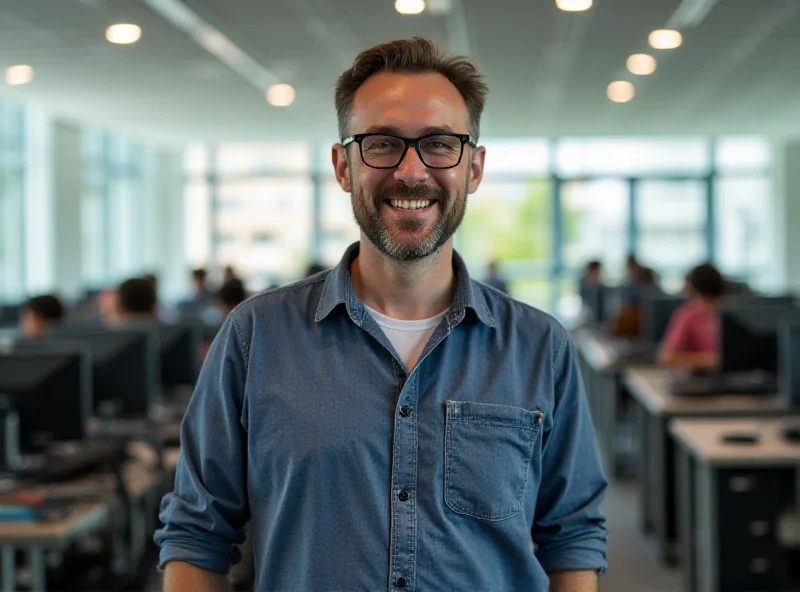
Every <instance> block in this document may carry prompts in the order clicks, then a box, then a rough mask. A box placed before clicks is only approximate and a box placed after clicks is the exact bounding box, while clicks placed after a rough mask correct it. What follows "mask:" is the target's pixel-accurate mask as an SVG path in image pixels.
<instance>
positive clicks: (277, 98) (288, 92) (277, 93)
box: [267, 84, 295, 107]
mask: <svg viewBox="0 0 800 592" xmlns="http://www.w3.org/2000/svg"><path fill="white" fill-rule="evenodd" d="M294 96H295V92H294V88H293V87H292V85H291V84H273V85H272V86H270V87H269V90H268V91H267V102H268V103H269V104H270V105H272V106H273V107H288V106H289V105H291V104H292V103H294Z"/></svg>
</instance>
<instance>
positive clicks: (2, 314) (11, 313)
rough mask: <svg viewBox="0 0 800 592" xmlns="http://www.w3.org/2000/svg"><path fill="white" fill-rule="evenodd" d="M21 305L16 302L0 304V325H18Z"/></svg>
mask: <svg viewBox="0 0 800 592" xmlns="http://www.w3.org/2000/svg"><path fill="white" fill-rule="evenodd" d="M21 314H22V307H21V306H20V305H18V304H0V327H16V326H17V325H19V321H20V315H21Z"/></svg>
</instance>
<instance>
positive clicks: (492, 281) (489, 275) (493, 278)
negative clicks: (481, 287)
mask: <svg viewBox="0 0 800 592" xmlns="http://www.w3.org/2000/svg"><path fill="white" fill-rule="evenodd" d="M483 283H484V284H486V285H487V286H491V287H492V288H494V289H495V290H500V291H501V292H503V294H508V283H507V282H506V281H505V280H504V279H503V278H501V277H500V269H499V266H498V265H497V261H491V262H490V263H489V266H488V267H487V268H486V279H484V280H483Z"/></svg>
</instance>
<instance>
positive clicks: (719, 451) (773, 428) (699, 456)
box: [670, 419, 800, 592]
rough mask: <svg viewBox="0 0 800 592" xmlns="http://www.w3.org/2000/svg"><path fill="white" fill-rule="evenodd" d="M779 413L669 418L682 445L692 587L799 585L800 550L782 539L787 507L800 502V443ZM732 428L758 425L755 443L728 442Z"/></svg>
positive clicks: (707, 591) (694, 590)
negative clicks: (786, 435)
mask: <svg viewBox="0 0 800 592" xmlns="http://www.w3.org/2000/svg"><path fill="white" fill-rule="evenodd" d="M780 428H781V422H780V421H778V420H774V419H750V420H734V419H726V420H702V419H682V420H675V421H673V422H671V424H670V432H671V434H672V436H673V438H674V440H675V443H676V445H677V450H676V454H677V459H676V460H677V466H678V474H677V476H676V478H677V485H678V496H679V504H678V514H679V521H678V525H679V529H678V530H679V534H680V540H681V546H682V548H683V549H685V550H686V552H685V559H686V560H685V563H684V582H685V586H684V587H685V589H686V590H689V591H691V592H717V591H719V592H739V591H742V592H745V591H749V590H794V589H798V588H800V574H798V573H797V572H795V573H794V574H792V573H791V572H790V566H792V565H798V562H800V550H796V551H794V552H791V551H788V550H787V549H786V548H784V547H783V546H782V545H781V544H780V541H779V535H778V532H779V530H778V522H779V518H780V515H781V513H782V512H783V511H784V510H786V509H790V508H795V509H796V508H797V506H798V501H800V500H798V494H799V493H800V491H798V486H797V483H798V481H797V475H798V473H800V471H798V468H800V444H797V443H792V442H787V441H785V440H783V438H782V437H781V435H780ZM730 432H748V433H753V432H754V433H757V434H759V436H760V440H759V442H757V443H756V444H749V445H743V444H728V443H725V442H723V441H722V440H721V437H722V436H723V435H724V434H726V433H730Z"/></svg>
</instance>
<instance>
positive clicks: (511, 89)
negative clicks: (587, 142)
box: [0, 0, 800, 142]
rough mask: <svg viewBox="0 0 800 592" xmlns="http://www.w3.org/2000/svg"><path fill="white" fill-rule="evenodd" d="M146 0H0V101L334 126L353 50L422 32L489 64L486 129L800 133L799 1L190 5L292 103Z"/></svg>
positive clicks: (189, 134)
mask: <svg viewBox="0 0 800 592" xmlns="http://www.w3.org/2000/svg"><path fill="white" fill-rule="evenodd" d="M154 2H156V3H157V0H153V1H150V0H3V1H2V3H0V69H2V70H4V69H5V68H6V67H8V66H11V65H14V64H30V65H32V66H34V68H35V69H36V77H35V79H34V81H33V83H31V84H29V85H26V86H20V87H10V86H6V85H3V84H2V83H0V97H5V98H10V99H12V100H19V101H23V102H30V103H33V104H36V105H41V106H43V107H45V108H47V109H49V110H51V111H54V112H56V113H59V114H62V115H64V116H67V117H71V118H75V119H77V120H80V121H85V122H90V123H94V124H97V125H99V126H105V127H110V128H114V129H120V130H124V131H127V132H134V133H136V134H138V135H141V136H145V137H152V138H157V139H160V140H166V141H176V142H188V141H195V140H204V141H206V140H207V141H231V140H239V141H269V140H285V139H290V138H298V139H302V140H308V139H331V138H333V137H334V136H335V133H336V126H335V113H334V109H333V100H332V94H333V83H334V81H335V79H336V77H337V75H338V74H339V73H340V72H341V71H342V70H343V69H344V68H345V67H346V66H347V64H348V63H349V62H350V61H351V60H352V58H353V56H354V55H355V53H356V52H357V51H358V50H360V49H363V48H365V47H368V46H370V45H372V44H374V43H377V42H380V41H383V40H388V39H392V38H398V37H404V36H409V35H423V36H427V37H430V38H432V39H435V40H437V41H438V42H440V43H442V44H443V45H445V46H448V47H451V48H455V49H457V50H459V51H465V52H468V53H469V54H470V55H471V56H472V57H473V58H475V59H476V60H477V62H478V63H479V65H480V66H481V68H482V70H483V71H484V73H485V74H486V77H487V79H488V82H489V85H490V87H491V96H490V98H489V102H488V107H487V111H486V114H485V118H484V123H483V135H484V137H486V136H492V137H498V136H530V135H549V136H552V135H589V134H592V135H594V134H650V135H662V134H663V135H672V134H693V135H694V134H721V133H766V134H771V135H793V134H800V0H595V6H594V8H593V9H592V10H591V11H589V12H586V13H564V12H561V11H560V10H558V9H556V7H555V5H554V0H492V1H491V2H490V1H487V0H449V1H448V2H445V4H449V5H450V7H449V10H446V11H445V13H444V14H430V13H423V14H422V15H419V16H401V15H399V14H398V13H396V12H395V10H394V8H393V0H182V3H183V4H184V5H185V6H186V7H188V8H189V9H190V10H191V11H192V12H194V13H195V14H196V15H197V16H199V17H200V18H202V19H203V20H204V21H205V22H206V23H208V24H209V25H211V26H212V27H214V28H215V29H216V30H217V31H218V32H220V33H222V34H223V35H225V36H227V38H228V39H229V40H230V41H232V42H233V43H234V44H235V45H236V46H238V48H239V49H241V50H242V51H243V52H244V53H245V54H247V55H248V56H249V57H250V58H252V59H253V60H254V61H255V62H256V63H257V65H258V66H260V67H261V68H263V69H264V70H266V71H268V73H270V74H271V75H273V76H274V77H276V78H278V79H280V80H282V81H285V82H289V83H291V84H293V85H294V86H295V87H296V89H297V99H296V101H295V103H294V104H293V105H292V106H291V107H288V108H276V107H271V106H270V105H268V104H267V103H266V101H265V100H264V96H263V92H262V91H261V90H259V89H258V88H256V86H255V85H254V84H253V83H252V80H247V79H246V76H243V75H242V74H240V73H238V72H236V71H234V70H233V69H232V68H230V67H229V66H228V65H226V64H225V63H223V62H222V61H221V60H220V59H218V58H217V57H216V56H214V55H212V54H211V53H209V52H208V51H206V50H205V49H203V48H202V47H201V46H200V45H199V44H198V43H197V42H196V41H195V40H194V39H193V38H192V37H191V36H190V35H189V34H187V32H185V31H184V30H181V29H179V28H176V26H175V25H174V24H173V23H172V22H170V21H169V20H168V19H167V18H165V17H164V16H163V15H162V13H160V12H159V11H158V10H156V9H155V8H154ZM441 2H442V0H429V5H430V4H434V5H436V4H438V3H441ZM687 15H689V16H688V17H687ZM692 15H693V16H694V18H695V20H697V21H699V22H696V23H693V24H692V25H686V24H684V25H683V26H682V30H683V33H684V45H683V47H681V48H679V49H677V50H674V51H656V52H654V54H653V55H655V56H656V58H657V59H658V61H659V64H658V69H657V70H656V72H655V73H654V74H653V75H652V76H649V77H634V76H632V75H630V74H627V73H626V72H625V61H626V59H627V57H628V56H629V55H630V54H632V53H637V52H643V51H648V47H647V35H648V33H649V32H650V31H651V30H652V29H656V28H662V27H664V26H666V25H668V24H674V23H678V24H682V21H683V22H685V21H686V19H687V18H689V20H691V18H692ZM698 15H699V16H698ZM120 21H123V22H124V21H133V22H136V23H138V24H139V25H141V27H142V29H143V31H144V34H143V37H142V40H141V41H140V42H139V43H138V44H136V45H132V46H114V45H110V44H109V43H107V42H106V41H105V38H104V31H105V28H106V27H107V26H108V25H109V24H111V23H114V22H120ZM651 51H652V50H651ZM620 77H623V78H627V79H630V80H632V81H634V82H635V84H636V89H637V94H636V97H635V99H634V100H633V101H632V102H631V103H627V104H614V103H611V102H610V101H609V100H608V98H607V97H606V86H607V85H608V83H609V82H611V81H612V80H615V79H619V78H620Z"/></svg>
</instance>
